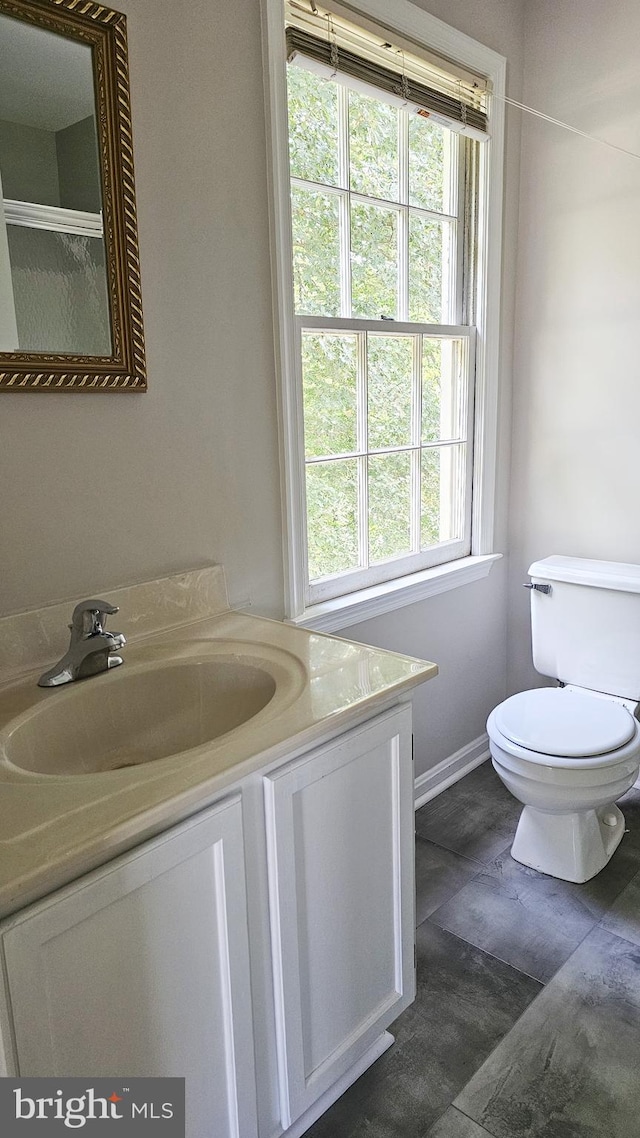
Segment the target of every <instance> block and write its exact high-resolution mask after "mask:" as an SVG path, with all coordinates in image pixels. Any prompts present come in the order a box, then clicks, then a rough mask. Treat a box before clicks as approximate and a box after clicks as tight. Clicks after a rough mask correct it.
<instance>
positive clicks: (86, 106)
mask: <svg viewBox="0 0 640 1138" xmlns="http://www.w3.org/2000/svg"><path fill="white" fill-rule="evenodd" d="M93 112H94V93H93V69H92V66H91V48H90V47H89V46H88V45H87V44H83V43H76V42H75V41H74V40H71V39H67V37H66V36H61V35H58V34H57V33H56V32H48V31H46V30H45V29H44V28H39V27H35V26H33V25H31V24H25V23H22V22H21V21H20V20H14V19H12V18H11V17H10V16H2V15H0V118H2V119H5V120H8V121H9V122H15V123H21V124H22V125H24V126H34V127H39V128H40V129H41V130H53V131H57V130H64V129H65V127H68V126H71V125H72V123H75V122H78V121H79V120H80V119H84V118H86V117H87V115H91V114H93Z"/></svg>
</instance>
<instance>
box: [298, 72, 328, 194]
mask: <svg viewBox="0 0 640 1138" xmlns="http://www.w3.org/2000/svg"><path fill="white" fill-rule="evenodd" d="M287 87H288V100H289V160H290V163H291V173H292V175H293V177H294V178H305V179H307V181H309V182H325V183H326V184H327V185H329V186H337V185H338V89H337V86H336V84H335V83H327V81H326V80H323V79H320V77H319V76H318V75H313V74H312V73H311V72H310V71H305V70H304V69H303V68H302V67H295V66H291V67H288V68H287Z"/></svg>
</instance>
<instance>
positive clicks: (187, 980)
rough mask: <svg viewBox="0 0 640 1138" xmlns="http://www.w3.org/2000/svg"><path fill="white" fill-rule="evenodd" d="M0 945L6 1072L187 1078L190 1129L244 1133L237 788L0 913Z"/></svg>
mask: <svg viewBox="0 0 640 1138" xmlns="http://www.w3.org/2000/svg"><path fill="white" fill-rule="evenodd" d="M2 945H3V949H4V960H5V967H6V975H7V987H8V994H9V1000H10V1006H11V1010H12V1019H13V1039H14V1048H15V1060H14V1063H13V1064H11V1063H10V1064H9V1066H10V1068H11V1067H13V1070H11V1069H9V1071H8V1072H7V1073H9V1074H12V1073H15V1074H19V1075H24V1076H28V1075H81V1076H87V1077H91V1076H94V1077H98V1076H102V1075H122V1076H136V1075H138V1076H141V1075H154V1076H159V1075H176V1076H181V1077H182V1076H186V1077H187V1083H186V1099H187V1116H188V1125H187V1134H188V1136H189V1138H205V1136H207V1138H208V1136H210V1138H214V1136H215V1138H254V1136H255V1135H256V1133H257V1127H256V1102H255V1077H254V1070H253V1034H252V1019H251V1004H250V990H249V984H248V982H247V977H248V973H249V956H248V938H247V920H246V894H245V883H244V855H243V842H242V809H241V802H240V798H239V796H237V795H236V796H235V797H234V798H232V799H231V800H229V799H227V800H223V801H222V802H220V803H219V804H217V805H215V806H213V807H211V808H209V809H207V810H205V811H204V812H203V813H202V814H199V815H198V816H197V817H195V818H193V819H190V820H189V821H188V822H186V823H183V824H181V825H179V826H177V827H174V828H173V829H172V830H170V831H168V832H167V833H166V834H163V835H162V837H160V838H156V839H153V840H152V841H149V842H146V843H145V844H144V845H142V846H140V847H139V848H138V849H137V850H134V851H133V852H131V853H128V854H125V855H123V856H122V857H120V858H118V859H117V860H116V861H114V862H111V863H110V864H109V865H106V866H105V867H104V868H102V869H100V870H97V871H95V872H93V873H90V874H88V875H87V877H85V878H81V879H80V880H79V881H77V882H74V884H73V885H71V886H68V887H67V888H65V889H63V890H61V891H60V892H59V893H56V894H54V895H52V896H51V897H49V898H47V899H46V900H45V901H41V902H38V903H37V904H35V905H33V906H31V908H30V909H29V910H26V911H25V912H24V914H23V915H20V916H18V917H16V918H13V919H9V920H8V921H6V922H5V923H4V926H3V932H2ZM7 1034H9V1032H8V1033H7Z"/></svg>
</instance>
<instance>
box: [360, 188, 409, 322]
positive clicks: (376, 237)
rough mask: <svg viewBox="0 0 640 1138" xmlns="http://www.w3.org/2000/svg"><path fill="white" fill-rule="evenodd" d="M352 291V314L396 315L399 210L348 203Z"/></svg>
mask: <svg viewBox="0 0 640 1138" xmlns="http://www.w3.org/2000/svg"><path fill="white" fill-rule="evenodd" d="M351 292H352V308H353V315H354V316H365V317H368V318H369V319H371V320H379V319H380V317H381V316H390V317H394V318H395V317H396V310H397V293H398V214H397V211H396V210H395V209H384V208H382V207H380V206H375V205H362V204H361V203H360V202H353V203H352V205H351Z"/></svg>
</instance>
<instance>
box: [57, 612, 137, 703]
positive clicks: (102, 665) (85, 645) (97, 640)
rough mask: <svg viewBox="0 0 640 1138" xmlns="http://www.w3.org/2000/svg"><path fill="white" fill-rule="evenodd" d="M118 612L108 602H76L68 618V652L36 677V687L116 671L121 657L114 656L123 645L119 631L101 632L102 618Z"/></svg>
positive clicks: (123, 641) (103, 622)
mask: <svg viewBox="0 0 640 1138" xmlns="http://www.w3.org/2000/svg"><path fill="white" fill-rule="evenodd" d="M117 611H118V609H117V608H116V607H114V605H110V604H109V603H108V601H80V604H79V605H76V607H75V608H74V610H73V616H72V618H71V624H70V625H69V628H70V629H71V643H70V644H69V651H68V652H67V653H66V655H65V656H63V657H62V659H61V660H59V661H58V663H57V664H56V665H55V666H54V667H53V668H50V669H49V671H48V672H45V673H44V675H42V676H40V679H39V680H38V686H39V687H41V688H53V687H57V686H58V684H68V683H71V681H72V680H83V679H85V677H86V676H97V675H98V674H99V673H100V672H106V671H108V669H109V668H117V666H118V664H121V663H122V656H118V655H116V653H117V652H118V650H119V649H120V648H122V647H123V645H125V644H126V640H125V638H124V636H123V635H122V633H121V632H105V628H104V625H105V619H106V617H107V616H112V615H113V613H116V612H117Z"/></svg>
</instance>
